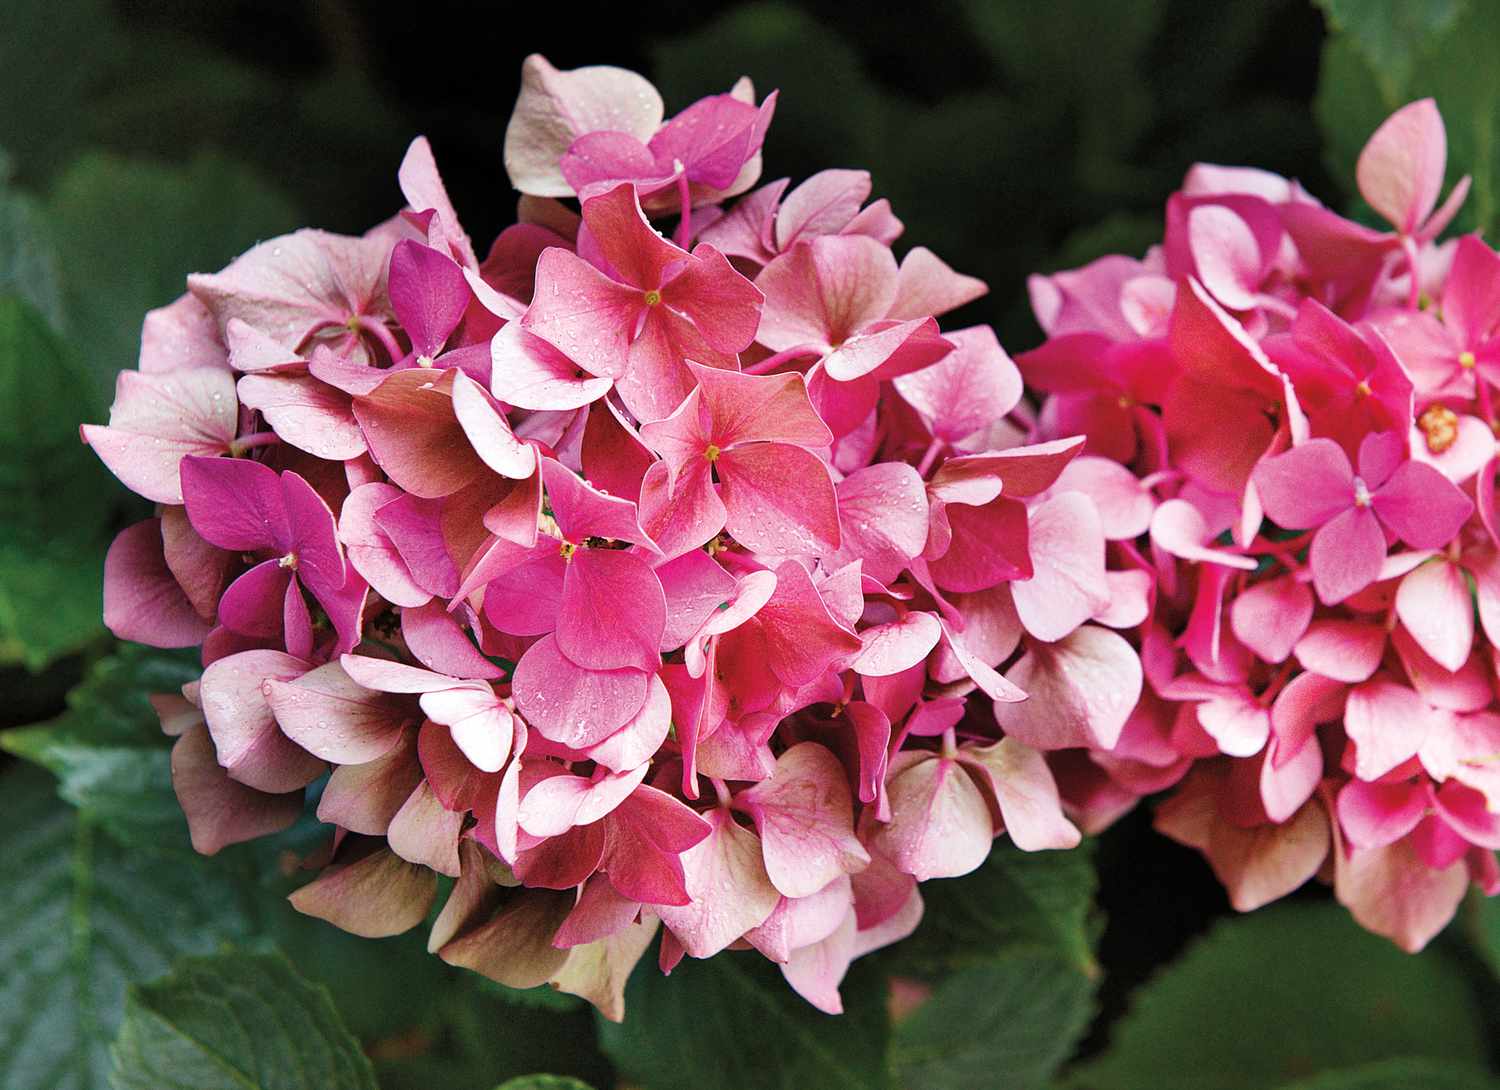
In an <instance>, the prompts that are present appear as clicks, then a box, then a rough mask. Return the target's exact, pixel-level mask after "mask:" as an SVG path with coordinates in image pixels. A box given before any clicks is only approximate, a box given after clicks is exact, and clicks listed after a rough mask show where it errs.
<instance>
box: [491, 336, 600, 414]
mask: <svg viewBox="0 0 1500 1090" xmlns="http://www.w3.org/2000/svg"><path fill="white" fill-rule="evenodd" d="M610 386H611V381H610V379H608V378H597V377H595V376H594V375H591V374H589V373H588V372H587V371H585V370H583V369H582V368H581V367H579V366H578V365H577V364H576V363H574V362H573V361H572V360H570V359H569V358H568V357H567V356H565V355H564V354H563V353H562V352H561V351H560V350H558V349H557V348H555V347H553V345H552V344H551V343H550V342H548V341H546V340H543V339H542V338H541V337H538V336H536V335H535V334H532V333H528V332H527V331H526V330H525V329H523V328H522V327H521V323H520V322H510V323H507V324H506V326H505V327H504V328H503V329H501V330H500V332H499V333H496V334H495V336H494V338H493V339H492V340H491V341H490V392H491V393H492V394H494V395H495V396H496V397H497V398H499V399H500V400H501V401H504V402H506V403H507V404H510V405H514V406H515V407H516V408H519V409H577V408H582V407H583V406H584V405H587V404H589V403H590V402H593V401H597V400H598V399H599V398H601V397H603V396H604V395H605V394H606V393H607V392H608V391H609V388H610Z"/></svg>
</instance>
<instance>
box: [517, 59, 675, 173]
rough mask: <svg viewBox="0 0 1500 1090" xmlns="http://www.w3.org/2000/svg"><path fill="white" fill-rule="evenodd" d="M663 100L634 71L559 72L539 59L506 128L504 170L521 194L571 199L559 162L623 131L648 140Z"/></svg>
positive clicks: (527, 69) (525, 71)
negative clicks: (597, 137) (581, 144)
mask: <svg viewBox="0 0 1500 1090" xmlns="http://www.w3.org/2000/svg"><path fill="white" fill-rule="evenodd" d="M662 112H663V111H662V102H661V95H660V94H658V93H657V91H656V88H655V87H653V86H651V84H650V83H649V82H647V80H646V79H645V78H644V77H642V76H639V75H636V73H634V72H629V71H626V70H625V69H623V68H613V67H609V66H606V65H593V66H590V67H587V68H575V69H572V70H571V71H559V70H558V69H556V68H553V67H552V65H550V64H548V63H547V60H546V58H545V57H542V56H541V55H540V54H535V53H534V54H532V55H531V56H529V57H527V58H526V63H525V64H524V65H523V66H522V68H521V92H520V95H519V97H518V98H517V99H516V105H515V109H514V111H513V112H512V113H511V117H510V123H509V124H508V125H507V126H506V129H505V169H506V172H507V173H508V174H509V175H510V180H511V184H512V185H513V186H515V187H516V188H517V189H519V190H520V191H521V192H522V193H529V194H532V195H534V196H540V197H570V196H572V195H573V190H572V187H571V186H569V185H568V184H567V182H565V181H564V180H563V176H562V172H561V171H560V170H559V169H558V163H559V161H560V160H561V159H562V156H563V153H564V152H565V151H567V150H568V145H569V144H571V143H572V142H573V141H574V140H575V139H577V138H578V137H579V136H582V135H583V134H584V133H589V132H601V131H605V132H621V133H626V134H628V135H630V136H633V137H635V138H636V139H637V140H640V141H646V140H649V139H650V138H651V136H652V135H653V134H654V133H655V132H656V130H657V129H658V128H659V127H660V126H661V120H662Z"/></svg>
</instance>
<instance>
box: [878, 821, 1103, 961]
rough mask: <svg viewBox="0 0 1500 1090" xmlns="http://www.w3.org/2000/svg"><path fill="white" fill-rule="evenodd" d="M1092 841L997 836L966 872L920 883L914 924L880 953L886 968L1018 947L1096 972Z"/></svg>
mask: <svg viewBox="0 0 1500 1090" xmlns="http://www.w3.org/2000/svg"><path fill="white" fill-rule="evenodd" d="M1092 844H1093V842H1092V841H1088V842H1086V843H1085V845H1084V846H1083V847H1080V848H1076V849H1074V850H1072V851H1066V852H1023V851H1021V850H1020V849H1019V848H1016V847H1014V846H1013V845H1011V844H1010V843H1009V842H1008V841H1007V842H1003V843H997V844H996V845H995V847H994V849H993V850H992V851H991V852H990V855H989V858H988V859H986V860H985V863H984V866H982V867H980V868H979V870H977V871H975V872H974V873H973V874H969V875H965V876H964V877H962V878H952V879H945V880H943V881H940V882H929V883H927V884H926V885H924V886H923V887H922V898H923V900H924V902H925V904H926V910H925V911H924V912H923V914H922V924H921V926H920V927H919V928H918V929H917V932H916V934H914V935H913V936H912V937H911V938H910V939H908V940H906V941H905V942H903V943H900V944H898V945H897V946H896V947H894V948H893V949H892V950H891V951H890V953H889V955H887V958H888V962H889V964H890V966H891V968H892V969H893V971H896V972H901V973H905V974H909V975H915V976H921V977H928V978H930V977H935V976H938V975H940V974H942V973H945V972H948V971H951V970H953V969H956V968H963V967H965V966H969V965H973V964H975V963H976V962H983V961H985V960H987V959H989V958H992V957H994V956H996V955H997V954H999V953H1002V952H1009V951H1012V950H1017V949H1023V948H1024V949H1032V950H1039V951H1043V952H1050V953H1055V954H1057V955H1059V956H1061V957H1062V958H1063V959H1064V960H1065V961H1066V962H1068V963H1069V964H1070V965H1072V966H1073V967H1075V968H1076V969H1078V970H1079V971H1080V972H1082V973H1083V974H1084V975H1085V976H1088V977H1094V976H1097V975H1098V972H1099V969H1098V965H1097V964H1096V962H1095V961H1094V953H1093V941H1094V937H1095V932H1096V930H1097V928H1096V921H1095V917H1094V908H1093V896H1094V890H1095V888H1096V885H1097V879H1096V876H1095V874H1094V866H1093V863H1092V861H1091V858H1090V856H1091V854H1092Z"/></svg>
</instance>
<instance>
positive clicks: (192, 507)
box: [182, 458, 292, 552]
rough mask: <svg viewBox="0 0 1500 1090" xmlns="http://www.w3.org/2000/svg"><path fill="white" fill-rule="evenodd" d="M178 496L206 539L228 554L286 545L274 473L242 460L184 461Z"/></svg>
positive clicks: (284, 516) (288, 528)
mask: <svg viewBox="0 0 1500 1090" xmlns="http://www.w3.org/2000/svg"><path fill="white" fill-rule="evenodd" d="M182 497H183V502H184V503H185V504H186V505H187V515H188V520H189V521H190V522H192V524H193V529H194V530H197V531H198V535H199V536H200V537H202V538H203V540H204V541H207V542H210V543H211V544H214V545H217V546H218V547H219V548H221V549H229V550H230V551H232V552H256V551H258V550H261V549H282V550H285V549H287V548H289V547H290V545H291V540H292V531H291V526H290V524H289V522H288V520H287V512H286V509H285V506H284V501H283V500H282V494H281V482H280V480H279V478H278V477H277V475H276V471H275V470H274V469H271V468H270V467H269V466H265V465H262V464H261V463H260V462H252V461H249V460H247V459H244V458H184V459H183V460H182Z"/></svg>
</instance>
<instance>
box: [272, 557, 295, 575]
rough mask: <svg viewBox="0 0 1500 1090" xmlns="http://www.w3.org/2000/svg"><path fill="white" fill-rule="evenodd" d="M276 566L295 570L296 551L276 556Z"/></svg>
mask: <svg viewBox="0 0 1500 1090" xmlns="http://www.w3.org/2000/svg"><path fill="white" fill-rule="evenodd" d="M276 566H277V567H278V568H285V569H290V570H291V571H296V570H297V554H296V553H287V554H286V555H285V556H283V557H279V558H277V561H276Z"/></svg>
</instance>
